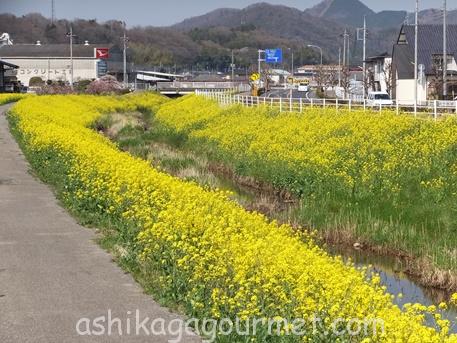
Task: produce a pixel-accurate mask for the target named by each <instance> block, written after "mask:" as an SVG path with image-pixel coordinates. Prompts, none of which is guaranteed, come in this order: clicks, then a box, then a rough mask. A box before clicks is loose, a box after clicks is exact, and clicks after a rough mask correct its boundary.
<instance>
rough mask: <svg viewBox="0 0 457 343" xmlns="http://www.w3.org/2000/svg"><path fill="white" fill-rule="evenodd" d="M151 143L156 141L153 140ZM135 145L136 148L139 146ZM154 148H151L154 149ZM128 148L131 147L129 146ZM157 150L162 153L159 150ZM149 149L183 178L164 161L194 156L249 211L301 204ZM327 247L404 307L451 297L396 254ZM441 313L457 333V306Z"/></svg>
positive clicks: (173, 153)
mask: <svg viewBox="0 0 457 343" xmlns="http://www.w3.org/2000/svg"><path fill="white" fill-rule="evenodd" d="M150 143H152V141H151V142H150ZM133 147H135V145H134V146H133ZM151 147H152V146H151ZM151 147H150V148H149V149H151ZM126 150H128V148H127V149H126ZM156 150H159V151H161V152H160V153H157V151H156ZM149 151H150V152H151V153H152V152H154V151H156V154H155V155H154V156H153V159H152V160H151V162H152V163H153V164H154V165H155V164H156V163H159V164H161V165H162V167H163V169H165V170H167V171H168V172H169V173H170V174H173V175H175V176H178V177H180V178H182V179H188V177H183V176H182V175H179V170H173V169H170V168H167V165H166V164H164V162H166V161H167V160H168V162H169V161H170V160H172V161H175V162H176V161H178V162H179V161H182V159H183V158H185V159H186V160H187V159H189V158H190V160H192V161H193V162H194V164H195V166H194V167H193V168H195V170H196V172H195V173H191V174H192V175H194V176H195V175H196V176H197V177H192V178H191V179H192V180H193V181H196V182H197V183H200V184H202V185H207V186H209V187H210V188H212V189H215V188H218V189H220V190H225V191H230V192H231V193H233V196H232V197H231V198H232V199H233V200H234V201H236V202H238V203H239V204H240V205H242V206H243V207H244V208H246V209H247V210H256V211H258V212H261V213H265V214H266V215H270V214H271V216H272V217H275V218H278V219H279V220H287V219H288V218H290V216H289V215H288V214H289V213H290V212H293V210H294V208H295V206H297V204H294V203H286V202H284V201H282V200H279V199H277V197H276V196H275V195H272V194H266V193H262V192H259V190H257V189H255V190H254V189H253V188H251V187H247V186H243V185H241V184H239V183H237V182H235V181H233V180H232V179H231V178H230V177H228V176H225V175H222V173H219V172H214V171H213V170H209V169H208V166H207V165H205V164H204V163H201V161H200V162H199V161H198V158H197V157H196V156H194V155H192V154H185V153H184V154H183V153H182V152H181V155H180V152H179V150H175V149H174V148H172V147H170V146H164V145H163V144H162V146H161V145H159V146H155V148H153V150H149ZM130 152H131V153H133V154H135V153H138V151H135V150H133V151H132V150H130ZM148 159H149V157H148ZM183 168H184V167H183ZM208 180H210V182H208ZM259 193H260V194H259ZM324 249H325V250H326V251H328V252H329V254H330V255H333V256H342V257H343V259H345V260H349V259H350V260H351V261H352V262H353V263H355V265H356V266H358V267H367V268H368V271H369V272H375V273H377V274H379V275H380V277H381V283H382V285H384V286H386V288H387V292H388V293H390V294H392V295H395V296H396V297H395V299H394V302H395V303H396V304H397V305H398V306H400V307H402V306H403V305H404V304H407V303H420V304H422V305H425V306H430V305H435V306H438V305H439V304H440V303H441V302H448V300H449V298H450V296H451V294H450V293H448V292H446V291H443V290H439V289H435V288H427V287H423V286H420V285H419V284H418V283H416V282H415V281H414V279H412V278H410V277H408V275H406V274H405V273H403V270H404V267H403V266H402V262H401V260H400V259H398V258H396V257H389V256H380V255H376V254H373V253H369V252H366V251H363V250H356V249H353V248H351V249H347V248H345V249H343V248H341V247H338V246H326V247H324ZM400 293H401V294H402V295H403V296H402V297H401V298H400V297H397V295H398V294H400ZM440 313H441V314H442V316H443V319H447V320H449V321H450V322H451V328H450V331H451V332H452V333H457V307H451V306H450V307H449V309H447V310H445V311H441V312H440ZM427 324H428V325H430V326H436V324H435V319H434V318H433V317H431V316H428V317H427Z"/></svg>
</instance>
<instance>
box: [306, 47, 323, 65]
mask: <svg viewBox="0 0 457 343" xmlns="http://www.w3.org/2000/svg"><path fill="white" fill-rule="evenodd" d="M308 48H316V49H319V50H320V52H321V66H322V65H323V63H322V61H323V59H322V48H321V47H320V46H317V45H312V44H308Z"/></svg>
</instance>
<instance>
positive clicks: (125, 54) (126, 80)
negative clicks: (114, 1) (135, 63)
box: [122, 22, 129, 88]
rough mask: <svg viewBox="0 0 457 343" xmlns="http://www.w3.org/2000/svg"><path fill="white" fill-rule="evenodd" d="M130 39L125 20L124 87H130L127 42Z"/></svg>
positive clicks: (123, 39)
mask: <svg viewBox="0 0 457 343" xmlns="http://www.w3.org/2000/svg"><path fill="white" fill-rule="evenodd" d="M128 41H129V38H128V37H127V35H126V24H125V22H124V36H123V37H122V42H123V46H124V49H123V58H124V87H126V88H127V87H128V84H129V80H128V75H127V42H128Z"/></svg>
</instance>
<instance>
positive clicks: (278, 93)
mask: <svg viewBox="0 0 457 343" xmlns="http://www.w3.org/2000/svg"><path fill="white" fill-rule="evenodd" d="M265 96H266V97H267V98H289V97H290V89H284V88H273V89H272V90H270V91H269V92H268V93H266V94H265ZM292 98H294V99H299V98H303V100H308V101H309V99H312V98H316V92H315V91H314V90H311V91H309V92H299V91H298V90H297V89H293V90H292Z"/></svg>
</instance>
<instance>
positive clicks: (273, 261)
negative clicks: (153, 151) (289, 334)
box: [10, 93, 457, 343]
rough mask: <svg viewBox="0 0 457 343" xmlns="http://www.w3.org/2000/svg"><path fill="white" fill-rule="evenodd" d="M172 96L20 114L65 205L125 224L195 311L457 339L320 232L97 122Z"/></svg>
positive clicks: (15, 116) (30, 146)
mask: <svg viewBox="0 0 457 343" xmlns="http://www.w3.org/2000/svg"><path fill="white" fill-rule="evenodd" d="M166 102H167V101H166V100H164V98H162V97H161V96H159V95H155V94H147V93H146V94H140V95H133V96H132V95H128V96H123V97H97V96H37V97H30V98H27V99H24V100H22V101H20V102H19V103H18V104H16V105H15V106H14V108H13V109H12V111H11V113H10V122H11V125H12V129H13V132H14V133H15V134H16V136H17V137H18V138H19V139H20V141H21V143H23V147H24V151H25V154H26V156H27V157H28V159H29V161H30V162H31V164H32V165H33V167H34V168H35V169H36V170H37V171H38V173H39V174H40V175H41V176H42V177H43V178H44V179H47V180H48V181H49V182H52V183H54V185H56V186H57V187H58V189H59V190H61V192H62V195H63V197H64V201H65V203H66V204H67V205H68V206H71V207H73V209H76V210H77V209H80V210H84V211H85V212H86V213H92V214H93V215H100V216H105V217H106V218H109V219H110V220H111V221H113V222H117V223H121V227H122V228H123V229H122V230H123V231H122V235H123V236H125V237H127V238H128V239H130V240H131V242H130V243H131V246H130V248H131V249H132V250H131V251H133V252H134V254H135V258H136V259H137V262H138V263H139V264H140V266H141V268H142V270H143V272H144V273H149V272H151V270H152V271H154V275H157V274H158V275H159V280H160V288H161V291H162V292H163V294H164V295H166V296H168V297H169V298H170V299H174V300H175V301H176V302H178V303H179V304H181V305H182V306H183V308H184V309H185V311H186V314H187V315H189V316H193V317H196V318H216V319H218V318H235V317H238V318H241V319H244V318H251V317H258V318H278V317H281V318H306V319H307V318H311V317H313V316H319V317H321V318H324V325H330V323H331V322H332V321H334V320H336V319H338V318H340V319H341V318H343V319H345V318H360V319H367V318H368V319H369V318H380V319H382V320H383V322H384V328H385V330H384V332H383V333H380V334H379V335H370V334H369V333H368V334H367V335H362V336H358V337H346V338H345V337H342V338H335V337H333V338H332V337H330V338H329V337H327V338H325V337H324V338H322V337H321V338H319V339H318V337H301V338H300V340H299V341H304V342H305V341H313V342H316V341H322V342H323V341H337V340H340V341H352V342H355V341H359V342H365V343H367V342H457V336H455V335H450V334H449V325H450V323H449V322H448V321H445V320H440V321H439V322H438V324H439V325H440V329H439V330H435V329H434V328H430V327H427V326H426V325H425V322H424V313H425V312H426V311H430V309H428V308H426V307H424V306H421V305H408V306H406V308H405V309H404V311H402V310H401V309H400V308H399V307H397V306H396V305H394V304H393V301H392V296H391V295H389V294H387V293H386V291H385V288H384V287H382V286H380V278H379V276H377V275H373V276H372V277H368V276H367V275H366V270H363V269H356V268H355V267H354V266H353V265H349V264H347V263H345V262H343V260H342V259H341V258H338V257H330V256H329V255H328V254H327V253H326V252H325V251H323V250H322V249H321V248H319V247H318V246H317V245H316V244H315V243H314V241H313V237H312V235H311V234H304V233H300V234H299V233H297V232H296V231H294V230H293V229H292V228H291V227H290V226H288V225H278V224H277V223H276V222H274V221H269V220H267V219H266V218H265V217H264V216H263V215H261V214H258V213H253V212H247V211H245V210H244V209H243V208H242V207H241V206H239V205H237V204H236V203H234V202H233V201H231V200H229V198H228V196H227V194H226V193H224V192H217V191H216V192H213V191H208V190H205V189H203V188H201V187H200V186H198V185H196V184H194V183H188V182H184V181H181V180H178V179H176V178H174V177H172V176H169V175H167V174H165V173H162V172H160V171H158V170H156V169H154V168H153V167H151V165H150V164H149V163H148V162H146V161H144V160H141V159H138V158H134V157H132V156H131V155H129V154H128V153H124V152H121V151H119V150H118V149H117V147H116V145H115V144H113V143H112V142H110V141H109V140H108V139H107V138H105V137H104V136H102V135H100V134H99V133H97V132H96V131H94V130H93V129H91V125H93V124H94V123H95V122H96V121H97V119H99V118H100V117H101V116H102V114H103V113H107V112H120V111H135V110H138V109H139V108H147V109H149V110H151V111H157V110H158V109H159V108H160V107H163V106H165V107H166V106H168V105H167V104H166ZM209 110H211V109H209ZM432 310H433V312H436V311H437V310H436V309H432ZM256 339H257V338H256V337H252V341H256ZM286 339H287V338H286V337H284V341H286ZM233 341H236V338H234V339H233ZM258 341H259V342H261V341H262V339H260V338H259V340H258ZM279 341H280V340H279Z"/></svg>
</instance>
